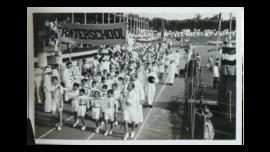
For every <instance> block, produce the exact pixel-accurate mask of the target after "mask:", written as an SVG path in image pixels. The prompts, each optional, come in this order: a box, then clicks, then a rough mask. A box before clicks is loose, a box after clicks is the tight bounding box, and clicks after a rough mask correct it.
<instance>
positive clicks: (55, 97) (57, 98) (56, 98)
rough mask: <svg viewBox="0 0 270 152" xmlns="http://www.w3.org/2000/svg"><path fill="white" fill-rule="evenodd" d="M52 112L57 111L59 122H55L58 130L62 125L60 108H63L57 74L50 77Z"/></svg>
mask: <svg viewBox="0 0 270 152" xmlns="http://www.w3.org/2000/svg"><path fill="white" fill-rule="evenodd" d="M51 91H52V114H53V116H55V115H56V112H57V113H58V120H59V122H58V123H57V124H56V126H57V130H58V131H60V130H61V127H62V110H63V106H64V103H63V93H64V90H63V87H62V86H61V85H60V83H59V81H58V77H57V76H53V77H52V85H51Z"/></svg>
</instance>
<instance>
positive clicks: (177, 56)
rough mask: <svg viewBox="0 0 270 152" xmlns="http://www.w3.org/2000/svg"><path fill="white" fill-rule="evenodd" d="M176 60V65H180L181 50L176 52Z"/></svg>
mask: <svg viewBox="0 0 270 152" xmlns="http://www.w3.org/2000/svg"><path fill="white" fill-rule="evenodd" d="M174 60H175V65H176V67H177V66H179V63H180V52H178V53H177V52H176V53H175V58H174Z"/></svg>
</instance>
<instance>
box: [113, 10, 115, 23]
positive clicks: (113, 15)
mask: <svg viewBox="0 0 270 152" xmlns="http://www.w3.org/2000/svg"><path fill="white" fill-rule="evenodd" d="M115 20H116V13H113V23H114V24H115Z"/></svg>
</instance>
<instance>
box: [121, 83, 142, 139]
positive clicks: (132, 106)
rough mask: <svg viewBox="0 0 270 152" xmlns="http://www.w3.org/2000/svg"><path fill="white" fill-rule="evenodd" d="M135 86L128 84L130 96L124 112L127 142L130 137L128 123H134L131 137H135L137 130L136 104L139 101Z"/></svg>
mask: <svg viewBox="0 0 270 152" xmlns="http://www.w3.org/2000/svg"><path fill="white" fill-rule="evenodd" d="M134 88H135V84H134V83H129V84H128V95H127V98H126V101H125V108H124V110H123V112H124V121H125V132H126V134H125V137H124V140H126V139H127V138H128V137H129V136H128V135H129V132H128V123H132V132H131V134H130V137H131V138H133V137H134V134H135V132H134V129H135V121H136V119H137V118H136V116H137V115H136V103H137V101H138V99H139V97H138V95H137V93H136V91H135V89H134Z"/></svg>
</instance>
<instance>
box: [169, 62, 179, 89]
mask: <svg viewBox="0 0 270 152" xmlns="http://www.w3.org/2000/svg"><path fill="white" fill-rule="evenodd" d="M168 71H169V73H168V84H169V85H172V84H173V82H174V78H175V74H176V73H177V67H176V65H175V63H174V60H172V61H171V64H170V65H169V69H168Z"/></svg>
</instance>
